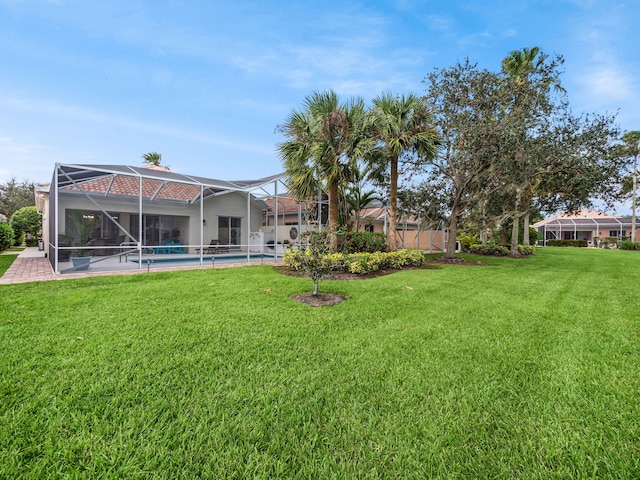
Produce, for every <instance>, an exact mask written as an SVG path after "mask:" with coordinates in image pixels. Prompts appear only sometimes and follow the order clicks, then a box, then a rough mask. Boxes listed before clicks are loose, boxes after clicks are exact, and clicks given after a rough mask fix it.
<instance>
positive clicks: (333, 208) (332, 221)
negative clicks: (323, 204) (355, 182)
mask: <svg viewBox="0 0 640 480" xmlns="http://www.w3.org/2000/svg"><path fill="white" fill-rule="evenodd" d="M328 194H329V219H328V221H329V228H328V231H329V234H328V235H329V250H330V251H331V253H336V252H337V251H338V235H337V234H336V231H337V230H338V182H336V181H332V182H331V183H330V184H329V192H328Z"/></svg>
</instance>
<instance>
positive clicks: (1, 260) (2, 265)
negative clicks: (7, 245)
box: [0, 250, 18, 277]
mask: <svg viewBox="0 0 640 480" xmlns="http://www.w3.org/2000/svg"><path fill="white" fill-rule="evenodd" d="M8 252H11V253H7V252H4V253H2V254H0V277H1V276H2V275H4V272H6V271H7V270H8V269H9V267H10V266H11V264H12V263H13V262H14V260H15V259H16V258H17V257H18V253H15V254H14V253H13V250H8Z"/></svg>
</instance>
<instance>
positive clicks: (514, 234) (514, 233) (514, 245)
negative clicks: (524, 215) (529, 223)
mask: <svg viewBox="0 0 640 480" xmlns="http://www.w3.org/2000/svg"><path fill="white" fill-rule="evenodd" d="M519 233H520V217H519V216H518V214H517V213H516V214H515V215H514V216H513V228H512V229H511V253H510V255H511V256H512V257H517V256H519V255H520V252H519V251H518V235H519Z"/></svg>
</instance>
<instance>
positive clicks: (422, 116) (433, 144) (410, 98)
mask: <svg viewBox="0 0 640 480" xmlns="http://www.w3.org/2000/svg"><path fill="white" fill-rule="evenodd" d="M373 106H374V108H373V111H372V116H373V122H374V127H373V132H374V137H375V138H376V139H377V141H378V142H379V147H380V148H379V153H380V156H378V161H382V162H384V164H386V166H387V167H388V168H389V174H390V176H389V215H390V217H391V219H390V222H389V226H388V229H387V244H388V245H389V249H390V250H395V249H396V221H397V216H398V165H399V162H400V159H401V158H403V157H407V158H409V157H411V160H412V161H415V162H418V163H421V162H425V161H428V160H431V159H433V158H434V157H435V156H436V152H437V147H438V145H439V135H438V132H437V131H436V129H435V128H434V126H433V125H432V124H431V122H432V120H433V116H432V114H431V112H430V111H429V109H428V107H427V104H426V102H425V100H424V99H422V98H420V97H418V96H416V95H414V94H412V93H411V94H409V95H406V96H404V95H403V96H401V97H398V96H395V95H393V94H391V93H389V92H386V93H383V94H381V95H379V96H378V97H376V98H374V99H373Z"/></svg>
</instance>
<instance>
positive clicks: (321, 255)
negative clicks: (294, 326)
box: [283, 232, 331, 295]
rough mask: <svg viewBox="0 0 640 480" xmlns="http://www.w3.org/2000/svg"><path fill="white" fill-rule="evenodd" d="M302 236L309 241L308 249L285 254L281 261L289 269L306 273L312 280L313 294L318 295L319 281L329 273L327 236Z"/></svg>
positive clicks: (290, 251)
mask: <svg viewBox="0 0 640 480" xmlns="http://www.w3.org/2000/svg"><path fill="white" fill-rule="evenodd" d="M304 235H306V236H307V237H308V239H309V246H308V248H305V249H298V250H289V251H288V252H285V254H284V257H283V261H284V264H285V265H286V266H288V267H289V268H293V269H294V270H304V271H305V272H307V274H308V275H309V276H310V277H311V280H313V294H314V295H318V292H319V289H320V280H321V279H322V277H324V276H325V275H326V274H328V273H329V272H330V271H331V255H327V253H328V251H329V246H328V244H327V236H326V235H324V236H323V235H320V234H319V233H318V232H307V233H306V234H304Z"/></svg>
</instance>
